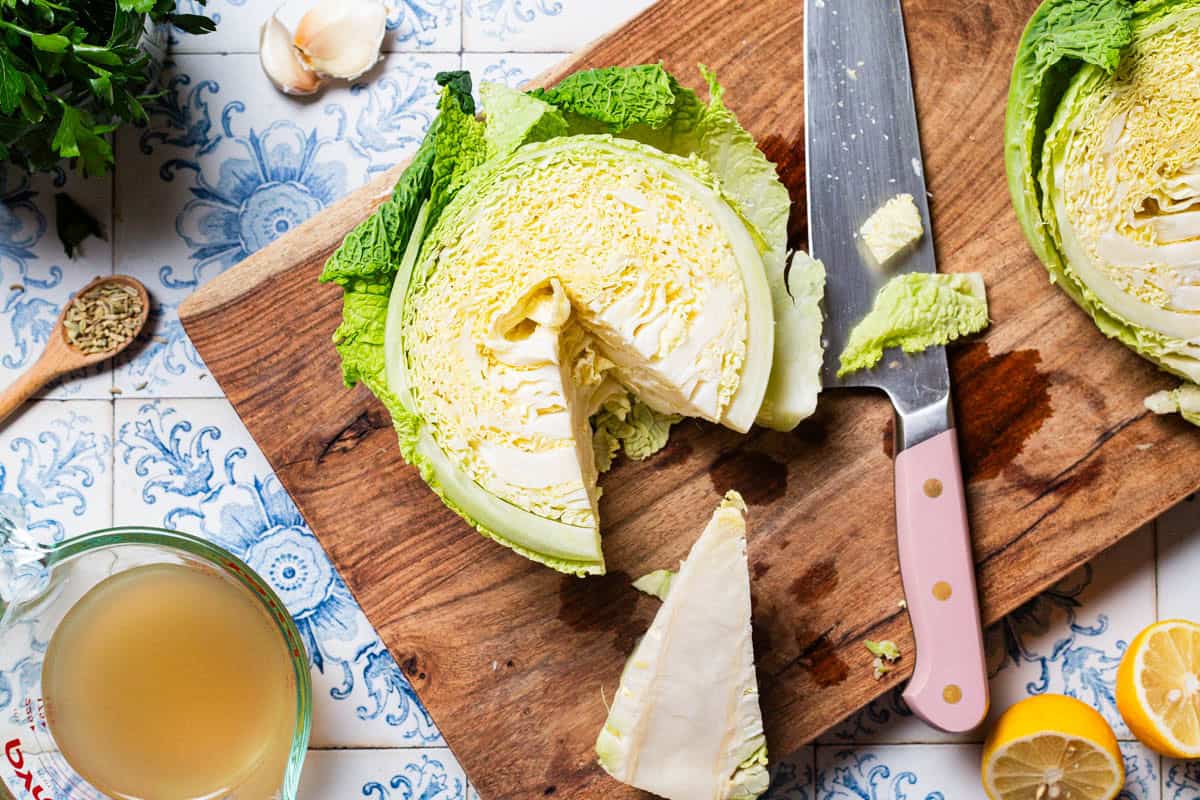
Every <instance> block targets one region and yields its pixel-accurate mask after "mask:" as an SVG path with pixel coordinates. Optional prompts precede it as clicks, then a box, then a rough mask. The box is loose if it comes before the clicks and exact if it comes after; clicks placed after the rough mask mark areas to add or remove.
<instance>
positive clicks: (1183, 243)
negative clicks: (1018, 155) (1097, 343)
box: [1050, 8, 1200, 345]
mask: <svg viewBox="0 0 1200 800" xmlns="http://www.w3.org/2000/svg"><path fill="white" fill-rule="evenodd" d="M1197 109H1200V8H1195V9H1190V10H1186V11H1180V12H1179V13H1176V14H1173V15H1171V16H1169V17H1167V18H1165V19H1163V20H1159V21H1156V22H1150V23H1144V24H1143V25H1142V27H1141V28H1139V29H1137V30H1136V32H1135V39H1134V42H1133V44H1132V45H1131V47H1130V50H1129V51H1128V52H1127V53H1126V54H1124V55H1123V56H1122V59H1121V63H1120V67H1119V68H1118V70H1117V72H1116V74H1115V75H1114V76H1112V77H1111V78H1107V77H1106V78H1103V79H1102V81H1101V82H1100V83H1099V85H1098V87H1097V88H1095V89H1094V90H1092V91H1089V92H1087V93H1086V94H1085V95H1083V96H1082V97H1081V99H1080V101H1079V105H1078V106H1077V107H1075V108H1072V110H1071V120H1072V121H1071V122H1070V123H1068V124H1069V126H1070V127H1069V128H1067V129H1065V130H1063V131H1062V132H1061V135H1062V136H1065V137H1066V138H1065V147H1056V148H1055V152H1053V153H1052V154H1050V163H1051V165H1052V168H1053V171H1054V172H1053V176H1054V182H1055V184H1056V186H1057V189H1058V192H1057V203H1056V206H1055V214H1056V222H1057V225H1058V229H1059V232H1060V234H1061V237H1062V245H1063V250H1064V252H1065V254H1066V255H1067V258H1068V261H1069V263H1070V267H1071V269H1073V270H1075V271H1076V272H1077V273H1079V277H1080V278H1081V279H1082V281H1083V283H1085V284H1086V285H1087V286H1088V288H1089V289H1090V290H1091V291H1093V292H1094V293H1095V294H1096V295H1097V297H1098V298H1099V299H1100V301H1101V302H1103V303H1104V305H1105V306H1107V307H1108V308H1109V309H1111V310H1112V311H1113V312H1114V313H1115V314H1116V315H1117V316H1118V317H1119V318H1122V319H1124V320H1127V321H1132V322H1135V323H1137V324H1139V325H1142V326H1145V327H1147V328H1150V329H1151V330H1155V331H1158V332H1160V333H1162V334H1165V335H1166V336H1169V337H1173V338H1175V339H1181V340H1184V341H1186V342H1188V343H1190V344H1192V345H1195V344H1197V343H1198V342H1197V340H1200V113H1197Z"/></svg>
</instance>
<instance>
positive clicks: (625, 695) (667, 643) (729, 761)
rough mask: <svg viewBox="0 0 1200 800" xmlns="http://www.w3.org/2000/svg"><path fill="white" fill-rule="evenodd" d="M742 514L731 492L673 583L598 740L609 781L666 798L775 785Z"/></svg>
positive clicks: (740, 799)
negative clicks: (765, 731)
mask: <svg viewBox="0 0 1200 800" xmlns="http://www.w3.org/2000/svg"><path fill="white" fill-rule="evenodd" d="M745 510H746V506H745V504H744V503H743V502H742V498H741V496H740V495H738V494H737V492H729V493H728V494H727V495H726V496H725V499H724V500H723V501H722V503H721V505H720V507H719V508H717V510H716V513H714V514H713V517H712V520H711V521H710V522H709V523H708V527H706V528H705V529H704V532H703V533H702V534H700V538H699V539H698V540H697V541H696V543H695V544H694V545H693V546H692V549H691V552H689V553H688V557H687V560H685V561H684V562H683V564H682V566H681V567H680V568H679V572H678V573H677V574H675V575H674V576H672V577H671V578H670V588H669V591H663V592H662V595H663V604H662V607H661V608H659V610H658V614H657V615H656V616H655V617H654V622H653V623H651V625H650V629H649V630H648V631H646V635H645V636H644V637H642V640H641V641H640V642H639V643H638V645H637V647H636V648H635V649H634V651H633V655H631V656H630V657H629V661H628V662H627V663H626V665H625V671H624V673H622V675H621V684H620V686H619V687H618V688H617V692H616V695H615V696H614V697H613V701H612V707H611V709H610V710H609V714H608V720H607V721H606V722H605V723H604V728H603V729H602V730H601V731H600V735H599V737H598V738H597V740H596V754H597V756H598V757H599V759H600V765H601V766H602V767H604V769H605V770H606V771H607V772H608V773H609V774H610V775H612V776H613V777H614V778H616V779H617V780H619V781H622V782H623V783H627V784H630V785H631V786H635V787H637V788H639V789H644V790H646V791H648V792H653V793H654V794H656V795H659V796H660V797H666V798H670V799H671V800H750V798H755V797H758V796H759V795H761V794H762V793H763V792H765V791H766V790H767V787H768V784H769V783H770V779H769V776H768V774H767V745H766V738H765V736H764V735H763V723H762V713H761V711H760V710H759V705H758V679H757V677H756V675H755V672H754V645H753V643H752V640H751V630H750V572H749V568H748V566H747V561H746V522H745V518H744V516H743V514H744V513H745Z"/></svg>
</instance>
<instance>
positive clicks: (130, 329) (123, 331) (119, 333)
mask: <svg viewBox="0 0 1200 800" xmlns="http://www.w3.org/2000/svg"><path fill="white" fill-rule="evenodd" d="M143 310H144V308H143V306H142V298H141V296H140V295H138V293H137V292H136V291H134V290H133V289H131V288H130V287H128V286H124V285H122V284H120V283H115V282H113V283H101V284H100V285H98V286H96V287H94V288H92V289H89V290H87V291H86V292H84V293H83V294H81V295H79V296H78V297H76V298H75V299H74V300H73V301H72V302H71V304H70V305H69V306H68V307H67V313H66V315H65V316H64V317H63V328H64V329H65V330H66V334H67V343H68V344H70V345H71V347H73V348H75V349H76V350H78V351H80V352H81V353H85V354H87V355H92V354H95V353H106V352H108V351H109V350H115V349H117V348H118V347H120V346H122V345H124V344H126V343H127V342H129V341H130V340H131V339H133V337H134V336H136V335H137V332H138V320H139V319H140V318H141V316H142V311H143Z"/></svg>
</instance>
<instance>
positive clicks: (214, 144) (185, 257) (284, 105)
mask: <svg viewBox="0 0 1200 800" xmlns="http://www.w3.org/2000/svg"><path fill="white" fill-rule="evenodd" d="M459 63H460V59H459V56H458V55H457V54H455V55H443V54H429V55H424V54H423V55H411V54H394V55H391V56H389V57H387V58H386V59H385V60H384V61H383V62H382V63H381V64H380V66H379V67H378V68H377V72H376V74H375V75H374V78H373V80H371V81H370V82H369V83H367V84H357V85H355V86H351V87H347V88H344V89H336V90H333V91H330V92H327V93H326V94H324V95H322V96H321V97H320V98H317V99H315V100H312V101H308V102H302V103H297V102H295V101H293V100H290V99H288V98H285V97H284V96H283V95H281V94H279V93H278V92H276V91H275V90H274V88H272V87H271V86H270V85H269V84H268V83H267V82H266V80H265V78H263V77H262V75H261V70H259V68H258V63H257V61H256V58H255V57H254V56H253V55H245V54H243V55H228V56H220V55H210V54H201V55H180V56H178V58H177V60H176V63H175V64H174V65H173V66H172V67H170V68H169V69H168V70H167V72H166V75H165V78H164V80H165V85H166V86H167V92H166V94H165V95H164V96H163V97H162V98H160V100H159V101H158V102H156V103H155V104H154V105H153V106H152V107H151V108H150V125H149V126H148V127H146V128H144V129H136V128H131V129H126V130H123V131H122V132H121V134H120V135H119V136H118V142H117V154H118V159H119V163H120V164H121V165H122V166H123V167H124V169H122V170H120V172H119V173H118V177H117V248H116V259H117V263H119V264H121V269H122V270H123V271H125V272H127V273H129V274H131V275H133V276H135V277H137V278H139V279H140V280H142V281H143V282H144V283H145V284H146V285H147V287H148V288H149V289H150V292H151V294H152V296H153V305H154V308H153V312H152V318H151V325H150V326H149V330H148V331H147V333H146V335H145V336H144V337H142V341H140V342H139V343H138V344H137V345H136V346H135V347H133V348H131V351H130V352H129V353H128V354H126V355H124V356H122V357H121V358H120V359H119V364H118V365H117V369H116V372H115V385H116V387H117V388H119V389H120V390H121V392H122V395H123V396H130V395H137V396H169V397H220V396H221V390H220V387H219V386H217V385H216V382H215V381H213V380H212V379H211V378H210V377H209V375H208V372H207V369H206V368H205V366H204V364H203V362H202V360H201V359H200V357H199V355H198V354H197V353H196V351H195V349H194V348H193V347H192V345H191V343H190V342H189V341H188V339H187V336H186V335H185V333H184V331H183V326H182V325H181V324H180V323H179V319H178V314H177V310H178V306H179V303H180V302H182V300H183V299H184V298H186V297H187V296H188V295H189V294H190V293H191V292H192V291H194V290H195V288H196V287H197V286H198V285H200V284H201V283H203V282H204V281H207V280H210V279H212V278H213V277H214V276H216V275H218V274H220V273H221V272H223V271H224V270H226V269H228V268H229V267H231V266H233V265H234V264H236V263H237V262H239V261H241V260H242V259H244V258H245V257H246V256H248V255H250V254H251V253H254V252H256V251H258V250H260V249H261V248H263V247H264V246H266V245H267V244H269V243H270V242H272V241H274V240H275V239H276V238H278V237H279V236H281V235H283V234H284V233H286V232H287V231H288V230H290V229H291V228H293V227H295V226H296V225H299V224H300V223H301V222H304V221H305V220H306V219H308V218H309V217H311V216H313V215H314V214H316V213H318V212H319V211H321V210H322V209H324V208H326V207H328V206H329V205H330V204H332V203H333V202H334V201H335V200H337V199H339V198H340V197H341V196H342V195H344V194H345V193H346V192H347V191H349V190H350V189H353V188H356V187H358V186H360V185H362V184H363V183H364V182H366V181H367V180H369V179H370V178H371V176H373V175H374V174H375V173H376V172H378V171H380V170H384V169H386V168H387V167H389V166H391V165H393V164H395V163H396V162H397V161H399V160H401V159H402V158H404V157H405V156H406V155H407V154H409V153H410V152H412V151H413V150H415V149H416V147H417V145H418V144H420V140H421V137H422V135H423V134H424V131H425V129H426V128H427V127H428V125H429V123H430V120H431V119H432V118H433V114H434V108H435V105H436V100H437V93H436V92H435V91H434V90H435V89H436V88H437V87H436V85H435V84H434V83H433V80H432V79H433V76H434V75H435V74H436V73H437V72H439V71H441V70H444V69H455V68H457V67H458V65H459ZM247 75H250V76H252V79H251V80H249V81H247V80H246V76H247ZM147 176H149V177H150V179H149V180H147Z"/></svg>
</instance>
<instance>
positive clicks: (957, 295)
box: [838, 272, 988, 377]
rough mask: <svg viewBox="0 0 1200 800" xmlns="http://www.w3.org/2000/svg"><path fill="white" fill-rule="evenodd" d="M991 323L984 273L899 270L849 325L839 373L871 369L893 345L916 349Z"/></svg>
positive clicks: (911, 351)
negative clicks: (861, 317)
mask: <svg viewBox="0 0 1200 800" xmlns="http://www.w3.org/2000/svg"><path fill="white" fill-rule="evenodd" d="M987 325H988V308H987V295H986V291H985V289H984V286H983V276H981V275H979V274H977V273H966V274H959V275H948V274H935V273H928V272H910V273H907V274H904V275H898V276H896V277H895V278H892V279H891V280H890V281H888V282H887V283H885V284H884V285H883V288H882V289H880V290H879V294H878V295H876V296H875V304H874V305H873V306H872V307H871V310H870V312H868V313H867V316H866V317H864V318H863V319H862V321H861V322H859V323H858V324H857V325H855V326H854V330H852V331H850V337H849V339H848V340H847V341H846V349H845V350H843V351H842V356H841V364H840V366H839V368H838V377H841V376H843V375H848V374H850V373H851V372H857V371H858V370H863V369H871V368H872V367H874V366H875V365H876V364H878V363H879V362H880V361H881V360H882V359H883V351H884V350H886V349H887V348H889V347H899V348H900V349H902V350H903V351H904V352H906V353H918V352H920V351H922V350H925V349H926V348H929V347H935V346H937V345H944V344H948V343H949V342H952V341H954V340H955V339H958V338H960V337H962V336H969V335H970V334H973V333H978V332H979V331H981V330H983V329H984V328H986V327H987Z"/></svg>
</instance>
